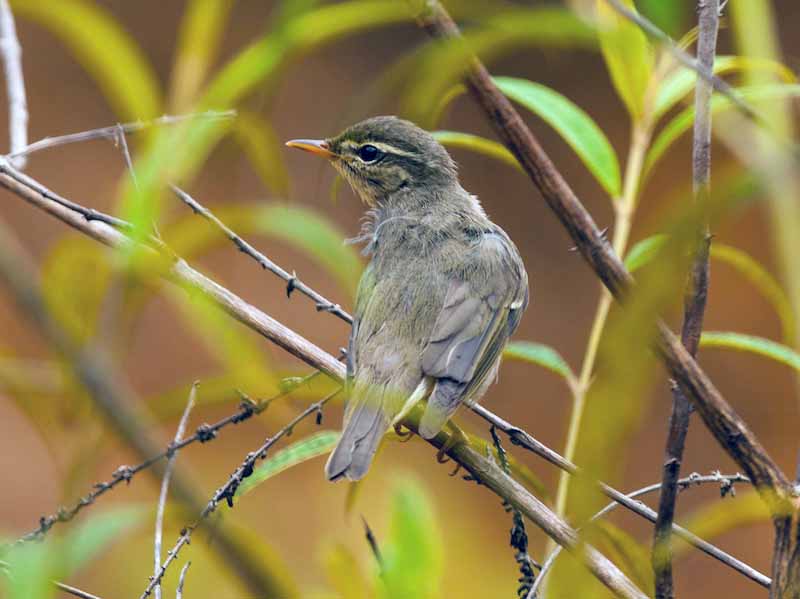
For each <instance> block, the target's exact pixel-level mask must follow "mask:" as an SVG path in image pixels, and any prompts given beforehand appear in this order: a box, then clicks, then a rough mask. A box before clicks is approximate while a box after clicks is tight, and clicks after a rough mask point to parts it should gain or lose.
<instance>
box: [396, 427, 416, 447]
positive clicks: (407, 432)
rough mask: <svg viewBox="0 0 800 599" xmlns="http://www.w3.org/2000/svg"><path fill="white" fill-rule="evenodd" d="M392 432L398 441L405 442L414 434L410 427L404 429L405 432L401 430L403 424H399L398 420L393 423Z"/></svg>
mask: <svg viewBox="0 0 800 599" xmlns="http://www.w3.org/2000/svg"><path fill="white" fill-rule="evenodd" d="M394 432H395V434H396V435H397V437H398V439H397V440H398V441H399V442H400V443H407V442H408V441H410V440H411V437H413V436H414V431H412V430H411V429H406V430H405V432H403V425H402V424H400V423H399V422H398V423H397V424H395V425H394Z"/></svg>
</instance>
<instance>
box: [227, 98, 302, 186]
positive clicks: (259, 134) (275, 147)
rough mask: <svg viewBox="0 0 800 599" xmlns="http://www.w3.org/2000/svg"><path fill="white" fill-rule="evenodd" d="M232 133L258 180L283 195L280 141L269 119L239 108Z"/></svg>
mask: <svg viewBox="0 0 800 599" xmlns="http://www.w3.org/2000/svg"><path fill="white" fill-rule="evenodd" d="M233 134H234V136H235V137H236V141H238V142H239V144H240V145H241V146H242V149H243V150H244V153H245V155H246V156H247V159H248V160H249V161H250V164H251V165H252V166H253V169H254V170H255V171H256V173H257V174H258V176H259V178H260V179H261V182H262V183H264V185H265V186H266V187H267V188H268V189H270V190H271V191H272V192H273V193H275V194H278V195H280V196H284V197H286V196H287V195H288V194H289V173H288V172H287V170H286V162H285V161H284V158H283V157H284V153H283V152H282V151H281V150H282V149H283V144H281V143H280V142H279V140H278V136H277V134H276V133H275V130H274V129H273V128H272V125H271V124H270V123H269V121H267V120H266V119H264V118H263V117H261V116H260V115H258V114H256V113H254V112H250V111H239V113H238V114H237V116H236V121H235V122H234V125H233Z"/></svg>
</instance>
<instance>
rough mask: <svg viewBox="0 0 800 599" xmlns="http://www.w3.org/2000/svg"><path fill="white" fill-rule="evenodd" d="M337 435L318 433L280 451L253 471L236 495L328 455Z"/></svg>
mask: <svg viewBox="0 0 800 599" xmlns="http://www.w3.org/2000/svg"><path fill="white" fill-rule="evenodd" d="M339 434H340V433H339V432H338V431H319V432H316V433H314V434H312V435H309V436H308V437H306V438H305V439H301V440H300V441H296V442H295V443H292V444H291V445H289V446H288V447H285V448H284V449H281V450H280V451H278V452H276V453H275V454H274V455H273V456H272V457H271V458H267V459H266V460H265V461H264V462H262V463H261V464H260V465H259V466H258V467H257V468H256V469H255V470H253V474H252V475H250V476H249V477H248V478H246V479H244V482H243V483H242V484H241V485H240V486H239V488H238V489H237V491H236V494H237V495H240V496H241V495H245V494H246V493H249V492H250V491H252V490H253V489H255V488H256V487H257V486H259V485H260V484H261V483H263V482H264V481H265V480H267V479H268V478H272V477H273V476H275V475H276V474H280V473H281V472H283V471H284V470H288V469H289V468H291V467H292V466H296V465H297V464H302V463H303V462H307V461H308V460H310V459H313V458H316V457H318V456H321V455H324V454H326V453H328V452H329V451H330V450H331V449H333V447H334V446H335V445H336V442H337V441H338V440H339Z"/></svg>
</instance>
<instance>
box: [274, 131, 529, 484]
mask: <svg viewBox="0 0 800 599" xmlns="http://www.w3.org/2000/svg"><path fill="white" fill-rule="evenodd" d="M286 145H287V146H289V147H293V148H299V149H301V150H306V151H308V152H312V153H314V154H317V155H319V156H323V157H325V158H327V159H328V160H329V161H330V162H331V164H332V165H333V166H334V168H335V169H336V170H337V171H338V172H339V173H340V174H341V175H342V176H343V177H344V179H345V180H346V181H347V182H348V183H349V184H350V186H351V187H352V188H353V190H354V191H355V192H356V194H357V195H358V196H360V198H361V200H362V201H363V202H364V203H365V204H366V205H367V206H369V208H370V210H369V212H368V214H367V219H366V221H365V224H364V227H363V229H362V232H361V235H360V237H359V238H358V240H360V241H364V242H365V243H366V247H365V253H367V254H368V255H369V256H370V257H371V259H370V262H369V265H368V266H367V268H366V270H365V271H364V274H363V275H362V277H361V281H360V282H359V287H358V293H357V296H356V306H355V314H354V317H353V328H352V331H351V333H350V342H349V346H348V351H347V385H346V388H347V405H346V407H345V414H344V425H343V431H342V435H341V438H340V439H339V443H338V444H337V446H336V448H335V449H334V450H333V452H332V453H331V455H330V458H329V459H328V462H327V464H326V466H325V473H326V476H327V477H328V479H329V480H337V479H342V478H345V479H348V480H359V479H361V478H363V477H364V475H365V474H366V473H367V470H368V469H369V466H370V463H371V462H372V458H373V456H374V455H375V452H376V451H377V449H378V445H379V443H380V441H381V439H382V438H383V436H384V434H385V433H386V432H387V431H389V430H390V429H391V428H392V427H397V426H398V425H399V424H400V422H401V421H402V420H403V418H404V417H405V416H406V415H407V414H408V413H409V411H410V410H411V409H412V408H413V407H414V406H415V404H417V403H418V402H420V401H422V400H425V399H427V405H426V407H425V410H424V413H423V416H422V418H421V420H420V422H419V426H418V432H419V434H420V435H421V436H422V437H423V438H425V439H431V438H433V437H435V436H436V434H437V433H439V431H440V430H441V429H442V427H443V426H444V425H445V424H446V423H447V422H448V421H449V419H450V417H451V416H452V415H453V413H454V412H455V411H456V410H457V409H458V407H459V405H460V404H461V403H467V404H470V403H474V402H477V401H478V400H479V399H480V398H481V396H482V395H483V394H484V393H485V392H486V389H487V388H488V387H489V385H490V384H491V383H492V382H493V381H494V380H495V378H496V377H497V370H498V367H499V364H500V357H501V355H502V353H503V348H504V347H505V345H506V342H507V341H508V338H509V337H510V336H511V334H512V333H513V332H514V330H515V329H516V328H517V325H518V324H519V321H520V318H521V316H522V313H523V311H524V310H525V308H526V307H527V305H528V275H527V273H526V272H525V267H524V265H523V263H522V259H521V258H520V255H519V251H518V250H517V247H516V246H515V245H514V243H513V242H512V241H511V239H509V237H508V235H506V233H505V231H503V230H502V229H501V228H500V227H498V226H497V225H496V224H494V223H493V222H492V221H491V220H489V218H488V217H487V216H486V213H485V212H484V211H483V208H482V207H481V204H480V202H479V201H478V199H477V198H476V197H475V196H473V195H471V194H469V193H468V192H467V191H465V190H464V188H463V187H461V185H460V183H459V180H458V174H457V170H456V164H455V162H454V161H453V159H452V158H451V157H450V155H449V154H448V153H447V150H445V148H444V147H443V146H442V145H441V144H440V143H439V142H438V141H436V139H434V137H433V136H432V135H431V134H430V133H428V132H426V131H424V130H422V129H420V128H419V127H417V126H416V125H414V124H413V123H411V122H409V121H405V120H402V119H399V118H396V117H392V116H379V117H374V118H370V119H367V120H365V121H362V122H360V123H357V124H355V125H353V126H351V127H350V128H348V129H347V130H345V131H344V132H343V133H341V134H340V135H339V136H337V137H333V138H330V139H321V140H314V139H295V140H292V141H289V142H287V143H286Z"/></svg>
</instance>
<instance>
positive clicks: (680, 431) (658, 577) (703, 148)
mask: <svg viewBox="0 0 800 599" xmlns="http://www.w3.org/2000/svg"><path fill="white" fill-rule="evenodd" d="M719 10H720V7H719V0H699V1H698V22H699V34H698V38H697V62H698V64H699V66H700V68H701V69H703V70H705V71H708V72H713V70H714V57H715V54H716V48H717V33H718V32H719ZM712 91H713V90H712V87H711V85H710V84H709V83H708V81H706V80H705V79H701V78H698V80H697V87H696V89H695V120H694V139H693V146H692V182H693V188H694V195H695V201H696V202H697V203H698V205H700V206H701V207H703V206H705V205H706V204H707V201H708V197H709V195H710V194H709V189H710V181H711V93H712ZM710 245H711V235H710V233H709V230H708V223H705V224H704V225H702V226H701V228H700V230H699V231H698V234H697V250H696V253H695V256H694V263H693V265H692V271H691V273H690V275H689V280H688V281H687V285H686V292H685V299H684V312H683V328H682V331H681V342H682V343H683V346H684V347H685V348H686V350H687V351H688V352H689V354H690V355H691V356H692V357H695V356H696V355H697V349H698V347H699V346H700V335H701V333H702V330H703V318H704V316H705V311H706V302H707V299H708V277H709V252H710ZM690 415H691V404H690V403H689V400H688V399H687V398H686V396H685V395H684V393H683V391H682V390H681V388H680V387H679V386H678V385H676V384H675V383H674V381H673V382H672V413H671V414H670V418H669V431H668V434H667V443H666V449H665V451H664V464H663V467H662V474H661V480H662V487H661V494H660V496H659V503H658V519H657V520H656V526H655V532H654V535H653V573H654V574H655V590H656V599H672V597H673V596H674V591H673V583H672V546H671V539H672V522H673V520H674V518H675V503H676V501H677V497H678V484H677V483H678V477H679V476H680V471H681V463H682V461H683V452H684V447H685V444H686V436H687V434H688V432H689V419H690V418H689V417H690Z"/></svg>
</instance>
